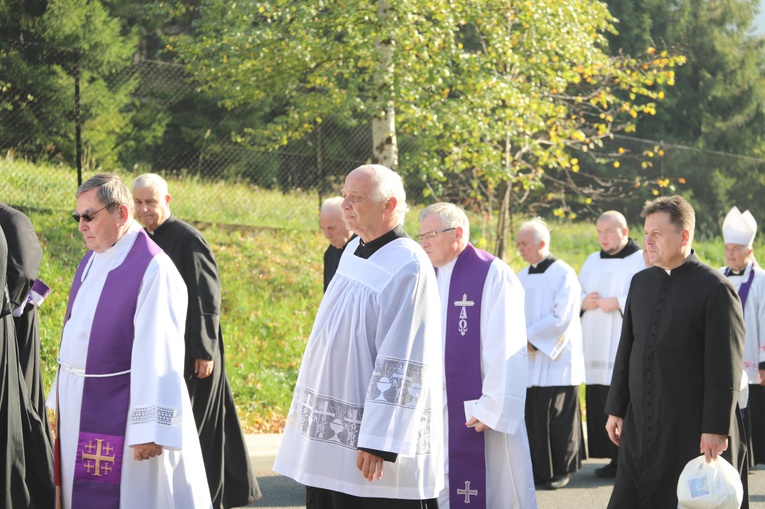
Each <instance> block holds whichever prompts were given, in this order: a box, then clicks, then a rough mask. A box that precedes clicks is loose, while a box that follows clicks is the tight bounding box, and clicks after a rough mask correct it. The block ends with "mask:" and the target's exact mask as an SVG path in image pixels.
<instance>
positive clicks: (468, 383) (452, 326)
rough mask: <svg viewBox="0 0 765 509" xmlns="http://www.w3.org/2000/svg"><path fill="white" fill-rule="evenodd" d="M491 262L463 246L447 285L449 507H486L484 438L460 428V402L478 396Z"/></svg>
mask: <svg viewBox="0 0 765 509" xmlns="http://www.w3.org/2000/svg"><path fill="white" fill-rule="evenodd" d="M492 261H494V256H492V255H490V254H489V253H487V252H486V251H481V250H478V249H475V248H474V247H473V246H472V245H471V244H468V245H467V247H466V248H465V250H464V251H462V253H461V254H460V255H459V256H458V257H457V261H456V263H455V264H454V271H453V272H452V278H451V281H450V284H449V300H448V301H447V306H446V346H445V359H446V362H445V366H444V368H445V376H446V401H447V402H448V405H447V406H448V409H449V415H448V419H449V491H450V493H449V503H450V505H451V507H470V508H474V509H485V508H486V457H485V452H486V450H485V448H484V435H483V433H477V432H476V431H475V430H474V429H473V428H468V427H467V426H465V421H466V419H465V408H464V402H465V401H471V400H476V399H479V398H480V397H481V394H482V386H483V384H482V380H481V297H482V295H483V286H484V282H485V281H486V275H487V274H488V272H489V267H490V266H491V263H492ZM508 482H509V481H508ZM468 504H469V505H468Z"/></svg>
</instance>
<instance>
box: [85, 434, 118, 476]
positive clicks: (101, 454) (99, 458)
mask: <svg viewBox="0 0 765 509" xmlns="http://www.w3.org/2000/svg"><path fill="white" fill-rule="evenodd" d="M102 443H103V439H101V438H97V439H96V445H93V442H88V445H86V446H85V447H84V448H83V450H82V461H83V463H84V465H85V469H86V470H87V471H88V472H91V471H92V470H93V469H95V472H93V475H95V476H97V477H101V472H103V473H104V474H106V475H109V472H111V471H112V467H113V466H114V456H115V455H114V454H113V455H111V456H107V455H106V454H108V453H109V452H112V451H113V448H112V446H111V444H109V443H108V442H107V443H106V445H105V446H103V448H102ZM94 449H95V451H96V452H95V454H88V453H86V452H85V450H87V451H89V452H92V451H93V450H94ZM86 460H95V463H93V462H92V461H86ZM101 462H103V463H104V464H103V465H101ZM109 463H111V465H109Z"/></svg>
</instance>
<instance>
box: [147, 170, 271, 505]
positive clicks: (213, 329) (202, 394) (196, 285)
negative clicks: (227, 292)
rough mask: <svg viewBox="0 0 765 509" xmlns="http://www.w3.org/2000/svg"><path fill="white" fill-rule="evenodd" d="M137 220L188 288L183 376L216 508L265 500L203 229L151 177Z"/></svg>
mask: <svg viewBox="0 0 765 509" xmlns="http://www.w3.org/2000/svg"><path fill="white" fill-rule="evenodd" d="M133 201H134V203H135V217H136V219H138V221H139V222H140V223H141V224H143V226H144V227H146V231H147V233H149V235H150V236H151V238H152V240H154V242H156V243H157V245H158V246H159V247H161V248H162V249H163V250H164V251H165V253H167V255H168V256H169V257H170V259H171V260H172V261H173V263H174V264H175V266H176V267H177V268H178V271H179V272H180V273H181V277H182V278H183V281H184V282H185V283H186V289H187V291H188V302H189V305H188V309H187V313H186V333H185V335H184V339H185V343H186V357H185V364H184V378H185V379H186V386H187V387H188V390H189V397H190V398H191V407H192V409H193V410H194V420H195V421H196V423H197V431H198V432H199V443H200V445H201V446H202V456H203V458H204V462H205V472H206V473H207V482H208V484H209V486H210V496H211V497H212V500H213V507H214V508H215V509H223V508H224V507H239V506H244V505H247V504H249V503H251V502H254V501H256V500H258V499H259V498H260V497H261V494H260V489H259V487H258V481H257V480H256V479H255V475H254V474H253V473H252V468H251V467H250V457H249V455H248V453H247V447H246V446H245V443H244V435H243V434H242V427H241V425H240V424H239V418H238V417H237V415H236V405H235V404H234V396H233V394H232V392H231V387H230V386H229V383H228V376H227V375H226V366H225V359H224V355H223V353H224V349H223V333H222V330H221V325H220V314H221V313H220V309H221V286H220V278H219V277H218V264H217V263H216V261H215V256H214V255H213V252H212V249H210V245H209V244H208V243H207V241H206V240H205V238H204V236H202V233H200V231H199V230H197V229H196V228H194V227H193V226H191V225H190V224H187V223H185V222H183V221H181V220H180V219H178V218H177V217H175V216H174V215H172V214H171V212H170V193H169V190H168V187H167V182H166V181H165V179H163V178H162V177H160V176H159V175H156V174H154V173H146V174H144V175H141V176H139V177H138V178H136V179H135V181H133Z"/></svg>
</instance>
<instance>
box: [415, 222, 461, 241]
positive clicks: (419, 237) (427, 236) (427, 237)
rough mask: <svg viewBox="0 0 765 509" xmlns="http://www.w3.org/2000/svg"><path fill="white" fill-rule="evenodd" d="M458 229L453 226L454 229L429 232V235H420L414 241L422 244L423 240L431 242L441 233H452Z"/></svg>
mask: <svg viewBox="0 0 765 509" xmlns="http://www.w3.org/2000/svg"><path fill="white" fill-rule="evenodd" d="M456 229H457V227H456V226H453V227H452V228H444V229H443V230H435V231H432V232H428V233H420V234H418V235H415V236H414V240H416V241H417V242H422V241H423V240H426V239H427V240H430V239H432V238H435V236H436V235H438V234H439V233H444V232H450V231H452V230H456Z"/></svg>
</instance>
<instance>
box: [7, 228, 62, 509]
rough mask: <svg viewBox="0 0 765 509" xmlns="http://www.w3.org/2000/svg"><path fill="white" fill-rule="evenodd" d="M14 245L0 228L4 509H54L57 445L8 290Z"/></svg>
mask: <svg viewBox="0 0 765 509" xmlns="http://www.w3.org/2000/svg"><path fill="white" fill-rule="evenodd" d="M8 250H9V249H8V243H7V242H6V238H5V235H4V232H3V229H2V227H0V423H2V424H1V425H0V447H1V448H2V451H3V460H2V462H0V486H1V487H2V488H1V489H0V507H4V508H49V507H53V504H54V494H55V489H54V487H53V445H52V443H51V439H50V430H49V429H48V424H47V421H45V422H43V420H42V419H41V418H40V415H39V414H38V413H37V411H36V410H35V408H34V405H33V403H32V401H31V400H30V398H29V393H28V392H27V387H26V383H25V382H24V376H23V372H22V369H21V364H20V362H19V351H18V347H17V344H16V332H15V326H14V323H13V317H12V315H11V311H12V303H11V301H10V298H9V293H8V286H7V271H8Z"/></svg>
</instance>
